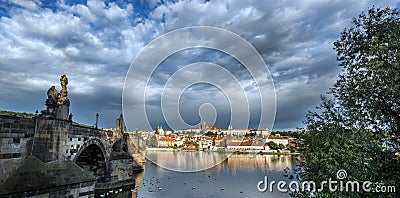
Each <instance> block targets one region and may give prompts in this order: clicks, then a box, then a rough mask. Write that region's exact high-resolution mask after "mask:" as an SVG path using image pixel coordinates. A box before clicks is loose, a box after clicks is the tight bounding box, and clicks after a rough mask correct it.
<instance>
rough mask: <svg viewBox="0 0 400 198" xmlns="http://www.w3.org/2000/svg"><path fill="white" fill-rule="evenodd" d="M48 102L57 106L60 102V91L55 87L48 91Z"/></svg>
mask: <svg viewBox="0 0 400 198" xmlns="http://www.w3.org/2000/svg"><path fill="white" fill-rule="evenodd" d="M47 100H48V101H46V103H50V104H56V103H57V100H58V91H57V89H56V87H55V86H51V87H50V89H49V90H48V91H47Z"/></svg>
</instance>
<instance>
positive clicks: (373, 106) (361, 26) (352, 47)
mask: <svg viewBox="0 0 400 198" xmlns="http://www.w3.org/2000/svg"><path fill="white" fill-rule="evenodd" d="M353 24H354V26H353V27H351V28H349V29H345V30H344V31H343V32H342V34H341V37H340V39H339V40H338V41H336V42H335V43H334V46H335V47H334V49H335V50H336V51H337V60H338V61H339V66H341V67H343V69H344V71H345V72H343V73H342V74H341V75H339V80H337V82H336V83H335V85H334V86H333V88H332V93H333V95H334V96H335V97H337V98H338V99H339V101H340V104H341V105H342V106H344V107H346V108H347V109H349V110H351V111H352V112H353V113H352V115H351V117H352V118H353V119H355V120H357V121H361V123H362V124H365V125H366V126H371V127H373V128H374V129H375V130H385V131H387V132H389V133H391V134H395V135H397V136H398V135H400V14H399V10H397V9H390V8H386V9H379V8H378V9H374V8H372V9H370V10H369V11H368V13H362V14H361V15H360V16H359V17H358V18H357V19H354V20H353Z"/></svg>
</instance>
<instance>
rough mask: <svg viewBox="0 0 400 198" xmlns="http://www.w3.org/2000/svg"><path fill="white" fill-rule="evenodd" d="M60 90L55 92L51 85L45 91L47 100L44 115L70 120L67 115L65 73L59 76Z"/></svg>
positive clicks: (66, 82)
mask: <svg viewBox="0 0 400 198" xmlns="http://www.w3.org/2000/svg"><path fill="white" fill-rule="evenodd" d="M60 84H61V91H60V93H58V92H57V90H56V87H55V86H51V87H50V89H49V90H48V91H47V100H46V106H47V109H46V115H45V116H46V117H47V118H56V119H62V120H70V121H71V118H72V117H70V116H69V105H70V102H69V99H68V91H67V84H68V78H67V76H66V75H62V76H61V78H60Z"/></svg>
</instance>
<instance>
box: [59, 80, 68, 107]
mask: <svg viewBox="0 0 400 198" xmlns="http://www.w3.org/2000/svg"><path fill="white" fill-rule="evenodd" d="M60 84H61V92H60V98H59V99H58V104H59V105H64V104H66V105H69V99H68V91H67V84H68V78H67V76H66V75H65V74H64V75H62V76H61V78H60Z"/></svg>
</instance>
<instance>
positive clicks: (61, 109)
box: [55, 104, 69, 120]
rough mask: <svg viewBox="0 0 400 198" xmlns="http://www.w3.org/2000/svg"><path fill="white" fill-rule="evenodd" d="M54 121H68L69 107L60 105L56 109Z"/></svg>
mask: <svg viewBox="0 0 400 198" xmlns="http://www.w3.org/2000/svg"><path fill="white" fill-rule="evenodd" d="M55 116H56V119H60V120H68V119H69V105H65V104H64V105H60V106H58V107H57V108H56V112H55Z"/></svg>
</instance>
